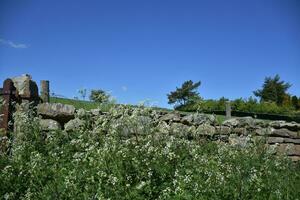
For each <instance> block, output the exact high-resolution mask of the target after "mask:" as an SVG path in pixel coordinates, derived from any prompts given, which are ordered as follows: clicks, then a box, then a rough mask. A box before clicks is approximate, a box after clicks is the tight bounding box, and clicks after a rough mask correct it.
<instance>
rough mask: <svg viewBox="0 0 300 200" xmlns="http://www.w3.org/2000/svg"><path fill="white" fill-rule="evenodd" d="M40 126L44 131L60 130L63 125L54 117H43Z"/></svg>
mask: <svg viewBox="0 0 300 200" xmlns="http://www.w3.org/2000/svg"><path fill="white" fill-rule="evenodd" d="M40 127H41V129H42V130H43V131H51V130H60V129H61V125H60V124H59V123H58V122H57V121H55V120H53V119H41V120H40Z"/></svg>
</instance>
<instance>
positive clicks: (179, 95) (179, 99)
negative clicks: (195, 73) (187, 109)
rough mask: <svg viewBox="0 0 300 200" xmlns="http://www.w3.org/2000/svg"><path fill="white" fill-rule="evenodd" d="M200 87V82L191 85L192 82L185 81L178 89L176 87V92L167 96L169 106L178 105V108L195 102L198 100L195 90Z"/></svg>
mask: <svg viewBox="0 0 300 200" xmlns="http://www.w3.org/2000/svg"><path fill="white" fill-rule="evenodd" d="M200 85H201V82H200V81H199V82H196V83H193V81H191V80H189V81H185V82H184V83H183V84H182V85H181V87H180V88H177V87H176V90H175V91H173V92H170V94H167V96H168V100H169V101H168V103H169V104H179V106H183V105H186V104H188V103H192V102H195V101H197V100H199V99H200V96H199V94H198V92H197V91H196V90H197V88H198V87H199V86H200Z"/></svg>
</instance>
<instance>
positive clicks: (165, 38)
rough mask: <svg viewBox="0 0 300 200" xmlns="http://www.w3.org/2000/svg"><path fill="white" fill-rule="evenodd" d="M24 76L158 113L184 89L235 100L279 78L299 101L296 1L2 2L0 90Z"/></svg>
mask: <svg viewBox="0 0 300 200" xmlns="http://www.w3.org/2000/svg"><path fill="white" fill-rule="evenodd" d="M24 73H29V74H31V75H32V76H33V79H34V80H36V81H37V82H38V83H39V81H40V80H43V79H47V80H50V85H51V91H52V92H55V93H56V94H61V95H64V96H66V97H70V98H73V97H74V96H79V95H78V93H77V90H78V89H80V88H87V89H96V88H101V89H104V90H106V91H110V92H111V94H112V95H113V96H114V97H115V98H116V99H117V101H118V102H120V103H133V104H135V103H138V102H140V101H143V100H147V99H148V100H150V102H152V103H153V104H156V105H159V106H163V107H167V106H168V104H167V96H166V94H167V93H169V92H170V91H172V90H174V89H175V88H176V87H178V86H180V85H181V84H182V83H183V82H184V81H185V80H189V79H191V80H193V81H198V80H200V81H201V82H202V84H201V86H200V88H199V93H200V95H201V96H202V97H204V98H219V97H221V96H225V97H228V98H230V99H234V98H238V97H243V98H246V97H249V96H251V95H252V91H254V90H255V89H258V88H260V87H261V85H262V83H263V80H264V77H265V76H274V75H275V74H277V73H278V74H279V75H280V76H281V78H282V79H283V80H285V81H288V82H290V83H292V84H293V86H292V87H291V88H290V90H289V92H290V93H292V94H295V95H297V96H300V1H298V0H272V1H271V0H270V1H269V0H251V1H250V0H249V1H246V0H236V1H232V0H227V1H223V0H220V1H216V0H205V1H200V0H197V1H190V0H181V1H176V0H168V1H167V0H136V1H131V0H120V1H116V0H109V1H108V0H106V1H102V0H97V1H96V0H95V1H92V0H76V1H74V0H48V1H47V0H44V1H40V0H0V81H1V82H3V80H4V79H5V78H7V77H13V76H17V75H20V74H24Z"/></svg>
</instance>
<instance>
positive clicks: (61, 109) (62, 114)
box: [37, 103, 75, 123]
mask: <svg viewBox="0 0 300 200" xmlns="http://www.w3.org/2000/svg"><path fill="white" fill-rule="evenodd" d="M37 112H38V114H39V115H42V116H43V117H44V118H50V119H55V120H58V121H59V122H62V123H65V122H67V121H69V120H70V119H73V118H74V114H75V107H74V106H72V105H66V104H61V103H42V104H39V105H38V107H37Z"/></svg>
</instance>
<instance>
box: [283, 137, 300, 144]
mask: <svg viewBox="0 0 300 200" xmlns="http://www.w3.org/2000/svg"><path fill="white" fill-rule="evenodd" d="M283 141H284V143H294V144H300V139H292V138H283Z"/></svg>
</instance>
